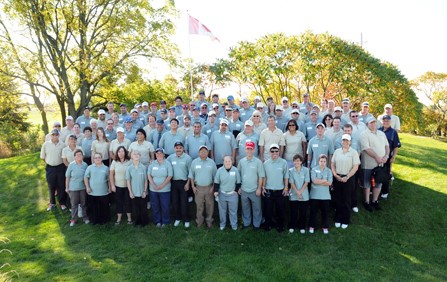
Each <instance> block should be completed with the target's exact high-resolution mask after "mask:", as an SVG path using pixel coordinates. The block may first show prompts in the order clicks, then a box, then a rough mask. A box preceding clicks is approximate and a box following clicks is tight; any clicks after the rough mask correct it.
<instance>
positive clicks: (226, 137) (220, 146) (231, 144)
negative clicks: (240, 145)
mask: <svg viewBox="0 0 447 282" xmlns="http://www.w3.org/2000/svg"><path fill="white" fill-rule="evenodd" d="M210 143H211V150H213V152H214V161H215V162H216V165H221V164H223V157H225V156H232V155H233V150H234V149H236V139H234V135H233V134H232V133H231V132H229V131H225V132H221V131H220V130H218V131H215V132H214V133H213V135H211V140H210Z"/></svg>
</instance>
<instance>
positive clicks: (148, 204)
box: [146, 202, 151, 210]
mask: <svg viewBox="0 0 447 282" xmlns="http://www.w3.org/2000/svg"><path fill="white" fill-rule="evenodd" d="M146 207H147V209H148V210H150V209H151V202H147V205H146Z"/></svg>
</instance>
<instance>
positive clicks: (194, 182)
mask: <svg viewBox="0 0 447 282" xmlns="http://www.w3.org/2000/svg"><path fill="white" fill-rule="evenodd" d="M208 153H209V152H208V147H207V146H205V145H202V146H200V148H199V157H198V158H196V159H194V160H193V161H192V162H191V167H190V170H189V175H188V177H189V179H190V184H191V188H192V189H193V192H194V194H195V201H196V207H197V209H196V211H197V214H196V217H197V218H196V222H197V227H202V225H203V224H204V223H205V221H206V224H207V226H208V228H211V227H212V226H213V214H214V197H213V192H214V176H215V175H216V172H217V167H216V163H215V162H214V161H213V160H212V159H210V158H208ZM204 212H206V218H205V217H204V216H203V214H204Z"/></svg>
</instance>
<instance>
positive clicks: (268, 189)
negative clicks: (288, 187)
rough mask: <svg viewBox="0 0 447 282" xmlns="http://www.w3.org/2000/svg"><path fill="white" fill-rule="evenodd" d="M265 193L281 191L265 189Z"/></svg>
mask: <svg viewBox="0 0 447 282" xmlns="http://www.w3.org/2000/svg"><path fill="white" fill-rule="evenodd" d="M265 191H267V192H279V191H282V189H278V190H273V189H265Z"/></svg>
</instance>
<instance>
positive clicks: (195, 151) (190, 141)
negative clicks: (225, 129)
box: [185, 121, 210, 160]
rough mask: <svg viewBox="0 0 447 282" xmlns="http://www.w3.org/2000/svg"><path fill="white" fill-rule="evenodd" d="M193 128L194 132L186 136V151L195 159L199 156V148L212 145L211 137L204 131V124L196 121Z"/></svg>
mask: <svg viewBox="0 0 447 282" xmlns="http://www.w3.org/2000/svg"><path fill="white" fill-rule="evenodd" d="M193 129H194V132H193V134H192V135H189V136H188V137H186V140H185V151H186V153H187V154H188V155H190V156H191V158H192V159H193V160H194V159H197V158H198V157H199V148H200V147H201V146H206V147H210V139H209V138H208V136H207V135H205V134H203V133H202V124H201V123H200V122H198V121H196V122H195V123H194V125H193Z"/></svg>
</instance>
